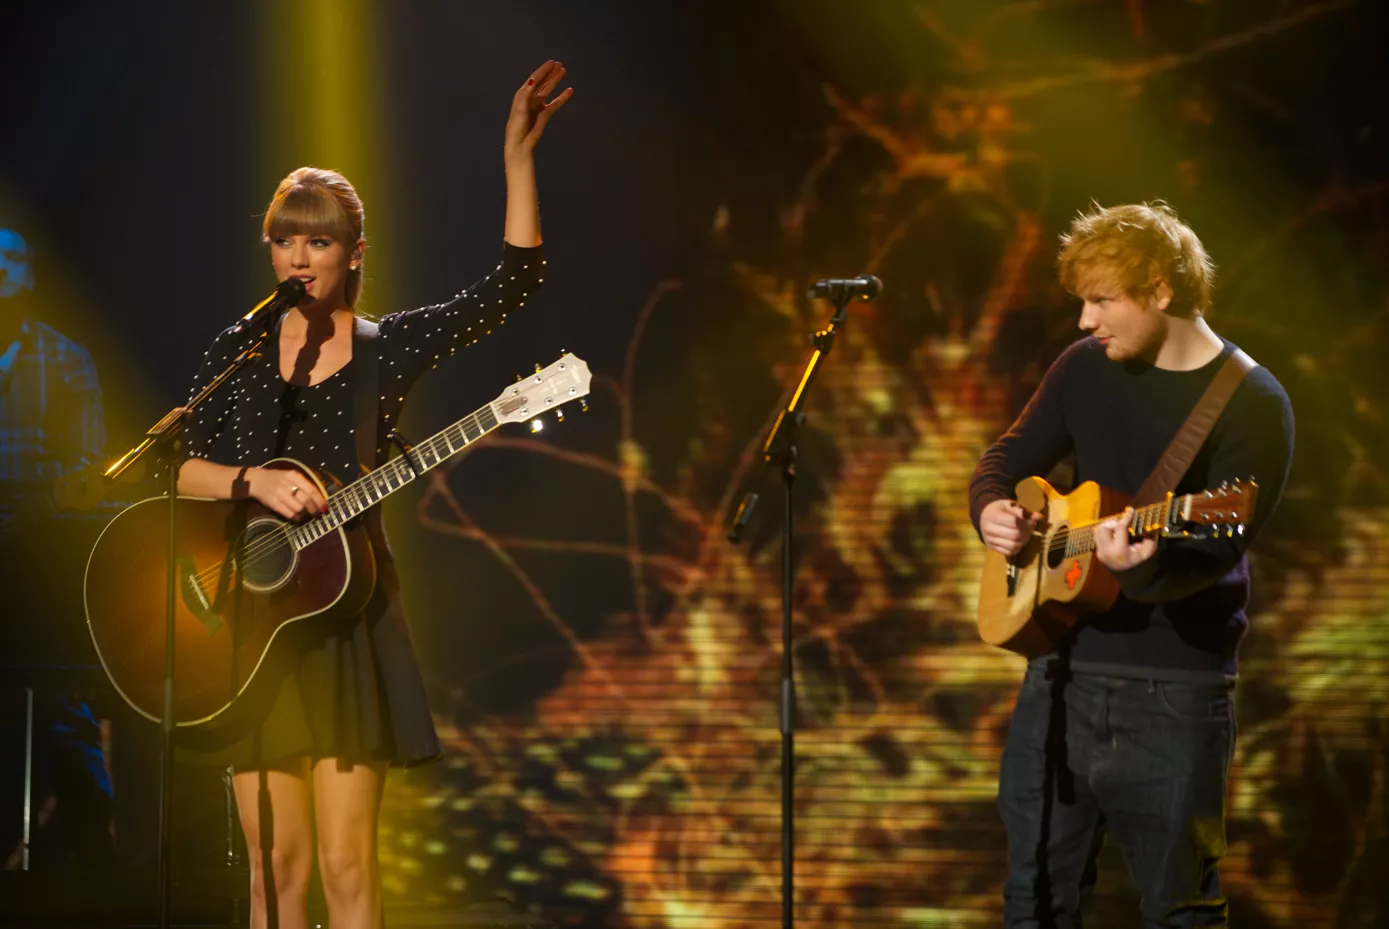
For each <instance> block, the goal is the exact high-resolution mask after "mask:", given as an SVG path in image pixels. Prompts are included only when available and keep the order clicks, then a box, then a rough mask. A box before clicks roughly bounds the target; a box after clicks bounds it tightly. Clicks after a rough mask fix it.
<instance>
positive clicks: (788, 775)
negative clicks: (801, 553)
mask: <svg viewBox="0 0 1389 929" xmlns="http://www.w3.org/2000/svg"><path fill="white" fill-rule="evenodd" d="M810 296H812V297H814V296H817V294H816V293H815V292H814V291H812V292H811V294H810ZM829 299H830V300H831V301H832V302H833V303H834V305H835V314H834V318H833V319H832V320H830V324H829V325H828V326H826V327H825V328H824V329H821V330H820V331H819V332H816V333H815V335H814V336H812V337H811V340H810V342H811V345H813V346H814V348H815V351H814V352H813V353H811V356H810V360H809V361H807V362H806V366H805V371H804V373H803V374H802V375H801V382H800V385H799V386H797V387H796V392H795V393H794V394H792V395H791V402H790V403H788V404H787V405H786V409H784V410H782V411H781V413H779V414H778V415H777V418H776V422H775V423H773V424H772V429H771V432H770V433H768V435H767V441H766V442H765V443H764V444H763V446H762V459H763V462H764V465H765V468H764V470H765V469H771V468H776V469H777V470H779V471H780V472H781V486H782V498H783V512H782V522H781V535H782V541H781V699H780V714H779V715H780V723H781V925H782V929H791V927H792V925H793V924H794V922H795V862H796V849H795V838H796V829H795V804H794V800H795V778H796V679H795V664H794V662H793V660H792V648H793V639H792V635H791V613H792V601H793V596H792V595H793V593H794V591H793V589H792V565H793V564H794V558H793V557H792V548H793V539H794V536H793V535H792V529H793V524H792V514H793V507H792V502H793V499H794V497H793V494H792V487H793V486H794V484H795V480H796V453H797V438H798V436H797V433H798V432H799V430H800V427H801V426H802V425H804V424H805V411H804V406H805V402H806V397H807V395H808V394H809V392H810V385H811V384H812V383H813V382H814V380H815V375H816V373H817V372H818V371H819V370H820V364H821V362H822V361H823V360H824V358H825V356H826V355H828V354H829V352H830V349H831V348H833V347H834V338H835V336H836V335H837V334H838V332H839V327H840V326H841V325H842V324H843V322H844V320H845V319H846V317H847V315H848V306H849V304H850V303H851V302H852V301H853V299H854V294H853V293H852V292H850V291H848V290H838V289H836V290H835V291H832V292H831V293H830V294H829ZM865 299H866V298H865ZM756 506H757V494H756V493H752V492H749V493H748V495H747V496H746V497H744V498H743V502H742V504H741V505H740V506H739V507H738V512H737V514H736V515H734V517H733V525H732V527H731V528H730V529H729V533H728V540H729V541H730V542H735V543H736V542H738V541H740V540H741V539H742V535H743V530H744V529H745V528H746V527H747V525H748V522H749V520H750V519H751V518H752V513H753V510H754V508H755V507H756Z"/></svg>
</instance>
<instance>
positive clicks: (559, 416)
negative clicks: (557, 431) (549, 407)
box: [555, 408, 564, 423]
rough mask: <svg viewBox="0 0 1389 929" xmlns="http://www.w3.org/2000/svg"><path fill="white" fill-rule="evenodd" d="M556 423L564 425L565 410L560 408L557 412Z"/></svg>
mask: <svg viewBox="0 0 1389 929" xmlns="http://www.w3.org/2000/svg"><path fill="white" fill-rule="evenodd" d="M555 422H557V423H562V422H564V409H563V408H560V409H558V410H555Z"/></svg>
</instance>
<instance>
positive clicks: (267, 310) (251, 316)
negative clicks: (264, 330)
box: [236, 277, 305, 329]
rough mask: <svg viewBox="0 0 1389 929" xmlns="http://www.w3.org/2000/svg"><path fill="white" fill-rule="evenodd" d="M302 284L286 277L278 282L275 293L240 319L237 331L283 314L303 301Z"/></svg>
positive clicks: (294, 278) (297, 279) (295, 278)
mask: <svg viewBox="0 0 1389 929" xmlns="http://www.w3.org/2000/svg"><path fill="white" fill-rule="evenodd" d="M304 292H305V291H304V282H303V281H301V280H299V278H297V277H287V278H285V279H284V280H283V281H280V286H279V287H276V288H275V292H274V293H272V294H271V295H270V296H268V297H266V298H265V299H264V300H262V301H261V302H260V303H258V304H256V305H255V306H254V307H253V308H252V309H251V312H249V313H247V314H246V315H245V316H243V317H241V322H239V323H237V324H236V326H237V328H238V329H246V328H248V327H250V326H254V325H255V324H256V323H257V321H259V320H261V319H264V318H272V317H274V316H277V315H279V314H280V313H283V312H284V311H286V310H288V309H289V308H290V307H292V306H294V305H295V304H297V303H298V302H299V301H300V300H303V299H304Z"/></svg>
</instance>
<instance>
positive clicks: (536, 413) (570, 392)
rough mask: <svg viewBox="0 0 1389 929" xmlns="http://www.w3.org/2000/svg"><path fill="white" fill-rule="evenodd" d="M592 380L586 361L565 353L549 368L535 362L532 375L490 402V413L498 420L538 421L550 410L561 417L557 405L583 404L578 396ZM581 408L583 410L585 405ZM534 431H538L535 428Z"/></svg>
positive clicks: (584, 391) (503, 421)
mask: <svg viewBox="0 0 1389 929" xmlns="http://www.w3.org/2000/svg"><path fill="white" fill-rule="evenodd" d="M592 380H593V375H592V374H590V373H589V370H588V363H587V362H585V361H584V360H583V359H582V358H579V357H577V356H575V355H573V354H567V353H566V354H564V355H561V356H560V358H559V360H558V361H556V362H554V363H553V364H551V365H550V366H549V367H547V368H541V367H540V366H539V365H536V366H535V373H534V374H530V375H527V376H526V377H523V378H518V379H517V381H516V383H515V384H512V385H511V386H510V387H508V388H507V389H506V390H504V391H502V392H501V394H500V395H498V397H497V399H495V400H493V401H492V412H493V413H494V414H495V415H496V417H497V422H498V423H524V422H528V421H534V422H538V421H539V417H540V416H541V415H543V414H545V413H548V412H550V411H551V410H555V411H556V412H557V414H558V416H559V418H561V419H563V418H564V413H563V412H562V411H560V409H559V408H560V407H561V406H563V405H564V404H566V403H568V402H569V401H571V400H578V401H579V402H580V403H583V402H584V401H583V399H582V398H584V397H586V396H587V395H588V391H589V384H590V382H591V381H592ZM584 408H585V409H587V408H588V407H587V405H585V407H584ZM533 428H535V427H533ZM535 431H539V430H538V428H535Z"/></svg>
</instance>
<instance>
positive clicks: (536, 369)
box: [535, 364, 540, 374]
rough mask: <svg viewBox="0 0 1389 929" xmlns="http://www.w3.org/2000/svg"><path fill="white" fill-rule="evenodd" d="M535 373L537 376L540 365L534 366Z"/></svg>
mask: <svg viewBox="0 0 1389 929" xmlns="http://www.w3.org/2000/svg"><path fill="white" fill-rule="evenodd" d="M535 373H536V374H539V373H540V365H539V364H537V365H536V366H535Z"/></svg>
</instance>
